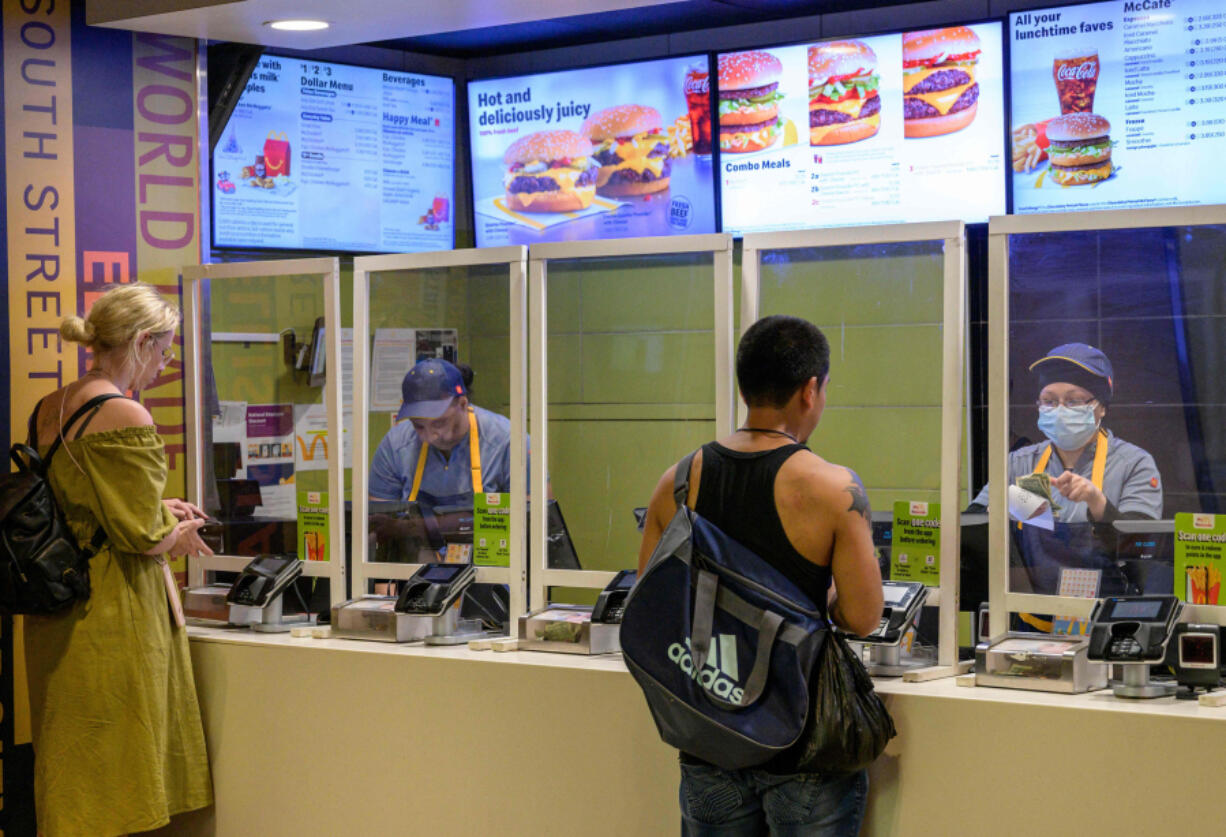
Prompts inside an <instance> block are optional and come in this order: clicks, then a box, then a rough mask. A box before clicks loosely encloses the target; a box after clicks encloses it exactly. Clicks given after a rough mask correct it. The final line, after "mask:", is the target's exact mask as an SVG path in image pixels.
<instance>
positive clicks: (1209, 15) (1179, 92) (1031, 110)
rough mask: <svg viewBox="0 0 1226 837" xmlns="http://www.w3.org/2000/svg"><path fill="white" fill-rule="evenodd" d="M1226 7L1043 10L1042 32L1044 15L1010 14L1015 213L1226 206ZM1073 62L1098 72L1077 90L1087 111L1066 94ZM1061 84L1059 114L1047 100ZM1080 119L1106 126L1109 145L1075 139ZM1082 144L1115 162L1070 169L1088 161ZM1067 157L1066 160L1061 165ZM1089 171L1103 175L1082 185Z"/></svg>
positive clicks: (1171, 4) (1135, 4) (1167, 1)
mask: <svg viewBox="0 0 1226 837" xmlns="http://www.w3.org/2000/svg"><path fill="white" fill-rule="evenodd" d="M1221 8H1222V7H1221V3H1220V2H1218V0H1123V2H1108V3H1095V4H1086V5H1081V6H1067V7H1061V8H1057V9H1052V10H1044V12H1043V13H1042V16H1043V17H1044V18H1045V22H1044V23H1043V24H1042V26H1041V25H1039V24H1038V23H1037V18H1038V17H1039V16H1040V15H1039V13H1019V14H1015V15H1013V16H1011V27H1010V30H1011V37H1012V40H1013V50H1012V53H1013V63H1014V68H1013V77H1012V89H1013V101H1014V104H1013V119H1012V130H1013V137H1014V171H1015V175H1014V208H1015V211H1018V212H1027V211H1055V210H1060V209H1083V208H1104V209H1106V208H1128V207H1133V206H1135V207H1142V206H1162V205H1197V204H1210V203H1220V202H1223V201H1226V183H1223V181H1221V179H1220V178H1216V177H1211V176H1209V173H1210V172H1213V171H1216V168H1217V162H1218V160H1219V159H1220V157H1221V155H1222V154H1223V153H1224V152H1226V143H1224V142H1223V140H1224V139H1226V11H1221ZM1043 26H1046V27H1048V28H1046V29H1044V28H1043ZM1074 55H1076V56H1079V57H1078V58H1076V59H1070V56H1074ZM1070 61H1072V62H1081V63H1080V64H1079V66H1082V65H1084V66H1088V67H1090V71H1089V73H1088V74H1087V75H1085V77H1084V79H1083V80H1080V81H1078V82H1074V83H1080V84H1082V85H1084V86H1088V96H1086V97H1085V98H1083V99H1082V100H1080V101H1076V102H1069V101H1066V99H1065V98H1064V93H1063V92H1062V91H1060V86H1061V85H1062V84H1068V83H1069V82H1068V81H1067V80H1066V79H1068V78H1072V77H1073V74H1072V73H1068V74H1064V75H1062V72H1061V64H1062V62H1064V63H1069V62H1070ZM1053 62H1054V70H1053V69H1052V68H1053ZM1053 81H1054V83H1055V85H1056V90H1057V91H1058V92H1060V98H1059V100H1058V101H1059V105H1060V108H1059V111H1055V109H1054V108H1053V107H1051V105H1052V104H1054V101H1053V100H1054V97H1053V98H1049V97H1050V96H1051V94H1050V93H1048V92H1046V90H1051V89H1052V88H1051V87H1050V85H1051V84H1052V83H1053ZM1044 88H1046V90H1045V89H1044ZM1083 89H1084V88H1083ZM1080 114H1093V115H1095V116H1094V117H1092V118H1094V119H1098V118H1100V117H1101V119H1102V120H1105V121H1106V123H1107V125H1106V126H1105V127H1104V128H1103V129H1102V130H1101V131H1098V132H1096V133H1099V134H1107V136H1087V135H1085V134H1077V133H1075V132H1070V131H1069V130H1068V125H1069V124H1070V123H1067V122H1066V120H1067V119H1068V118H1071V117H1073V116H1077V117H1078V118H1081V117H1080V116H1079V115H1080ZM1087 118H1090V117H1087ZM1057 120H1058V121H1057ZM1081 124H1082V125H1085V124H1088V123H1087V122H1086V121H1085V120H1084V119H1083V120H1082V123H1081ZM1048 132H1051V133H1054V134H1055V136H1046V135H1045V134H1047V133H1048ZM1050 143H1054V145H1050ZM1081 143H1088V144H1091V145H1092V144H1095V143H1098V144H1099V145H1100V147H1099V150H1098V152H1097V153H1099V154H1103V155H1105V157H1106V164H1105V165H1103V164H1102V161H1099V160H1090V159H1089V157H1088V156H1082V157H1079V158H1078V159H1069V158H1070V157H1076V156H1077V155H1078V154H1079V153H1082V152H1085V151H1086V149H1084V148H1075V147H1074V146H1077V145H1079V144H1081ZM1057 151H1058V152H1060V154H1059V156H1060V157H1063V158H1064V159H1052V154H1053V152H1057ZM1173 155H1178V156H1177V157H1175V156H1173ZM1176 161H1178V165H1176ZM1061 164H1065V165H1061ZM1079 167H1080V168H1087V169H1094V170H1095V171H1096V172H1097V173H1096V174H1094V175H1092V176H1087V177H1084V178H1082V179H1080V180H1078V179H1071V178H1070V175H1069V172H1070V171H1072V172H1073V174H1074V175H1075V174H1076V172H1075V169H1077V168H1079ZM1058 176H1059V177H1058Z"/></svg>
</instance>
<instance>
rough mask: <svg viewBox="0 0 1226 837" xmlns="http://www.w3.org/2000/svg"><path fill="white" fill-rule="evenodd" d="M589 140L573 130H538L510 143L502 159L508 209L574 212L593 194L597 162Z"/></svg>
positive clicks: (598, 166)
mask: <svg viewBox="0 0 1226 837" xmlns="http://www.w3.org/2000/svg"><path fill="white" fill-rule="evenodd" d="M591 153H592V144H591V143H590V142H588V140H587V138H586V137H584V136H581V135H579V134H576V133H575V132H574V131H538V132H537V133H535V134H526V135H525V136H522V137H520V138H519V139H517V140H516V141H515V142H513V143H512V144H511V147H510V148H508V149H507V151H506V154H504V155H503V157H502V162H503V163H505V164H506V166H507V172H506V174H505V175H504V176H503V185H504V187H505V188H506V193H507V194H506V198H507V209H511V210H516V211H521V212H574V211H576V210H580V209H587V208H588V207H589V206H591V205H592V200H593V199H594V198H595V197H596V178H597V176H598V174H599V172H600V165H599V164H598V163H597V162H596V161H595V160H593V159H592V157H591Z"/></svg>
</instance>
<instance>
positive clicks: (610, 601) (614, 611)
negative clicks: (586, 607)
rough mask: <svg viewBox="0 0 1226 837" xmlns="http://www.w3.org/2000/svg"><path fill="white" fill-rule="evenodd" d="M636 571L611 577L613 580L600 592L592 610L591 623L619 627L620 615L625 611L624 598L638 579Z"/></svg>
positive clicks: (621, 572)
mask: <svg viewBox="0 0 1226 837" xmlns="http://www.w3.org/2000/svg"><path fill="white" fill-rule="evenodd" d="M638 575H639V574H638V571H637V570H621V571H620V572H619V573H618V574H617V575H615V576H613V580H612V581H610V582H609V583H608V585H607V586H606V587H605V588H604V589H603V590H601V591H600V596H599V597H598V598H597V599H596V606H595V607H593V608H592V621H593V622H601V623H604V624H606V625H620V624H621V621H622V613H623V612H625V610H626V597H627V596H629V595H630V588H632V587H634V582H635V580H636V579H637V578H638Z"/></svg>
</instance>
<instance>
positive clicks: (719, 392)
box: [528, 233, 736, 609]
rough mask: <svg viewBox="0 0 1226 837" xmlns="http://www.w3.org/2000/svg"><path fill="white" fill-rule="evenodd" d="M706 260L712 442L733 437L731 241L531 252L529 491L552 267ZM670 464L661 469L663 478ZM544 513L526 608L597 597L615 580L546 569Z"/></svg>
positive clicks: (540, 470) (545, 450) (539, 447)
mask: <svg viewBox="0 0 1226 837" xmlns="http://www.w3.org/2000/svg"><path fill="white" fill-rule="evenodd" d="M693 254H710V255H711V257H712V277H711V282H712V284H711V290H712V294H713V295H714V307H713V312H714V338H715V339H714V356H713V357H712V358H711V361H712V373H713V375H714V378H715V405H714V407H715V428H716V433H717V435H724V434H726V433H729V432H731V430H732V428H733V426H734V425H733V422H734V420H735V418H736V410H735V400H734V399H735V390H734V387H733V365H734V364H733V355H734V350H735V346H734V338H735V335H734V333H733V280H732V236H730V235H727V234H725V233H713V234H708V235H693V236H675V237H666V236H662V237H655V238H623V239H616V240H610V241H584V242H556V243H553V242H551V243H544V244H535V245H532V246H531V247H530V248H529V255H530V260H529V277H530V278H529V284H530V291H529V323H528V333H529V336H530V339H529V344H530V345H529V366H530V369H531V372H532V375H531V378H532V380H531V385H530V388H531V392H530V407H531V416H532V427H533V432H534V436H535V438H534V441H533V455H532V463H531V467H532V474H531V480H532V484H533V485H536V486H544V485H547V484H548V474H549V438H548V434H549V408H548V402H549V378H548V368H549V359H548V356H547V355H548V352H547V344H548V333H549V323H548V316H549V315H548V310H549V306H548V290H547V289H548V272H549V262H550V261H563V260H566V261H573V260H583V259H610V258H616V259H632V258H634V257H660V256H684V255H693ZM669 464H671V463H664V462H661V463H660V471H663V470H664V469H665V468H666V467H667V466H668V465H669ZM548 525H549V521H548V512H547V506H546V504H545V503H533V504H532V509H531V515H530V519H529V540H530V543H531V550H530V554H531V555H532V556H533V558H532V569H531V572H530V573H529V601H528V604H529V608H530V609H535V608H540V607H544V606H545V605H546V604H547V603H548V588H550V587H559V586H560V587H572V588H586V589H594V590H600V589H603V588H604V587H605V585H607V584H608V583H609V582H610V581H612V580H613V577H614V575H615V573H613V572H604V571H598V570H573V569H570V570H568V569H550V568H549V567H548V565H547V562H548V553H549V551H548V537H549V532H548Z"/></svg>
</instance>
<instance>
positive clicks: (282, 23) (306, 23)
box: [264, 20, 329, 32]
mask: <svg viewBox="0 0 1226 837" xmlns="http://www.w3.org/2000/svg"><path fill="white" fill-rule="evenodd" d="M264 25H265V26H271V27H272V28H273V29H278V30H280V31H282V32H315V31H317V30H319V29H327V28H328V25H329V24H328V22H327V21H326V20H266V21H264Z"/></svg>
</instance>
